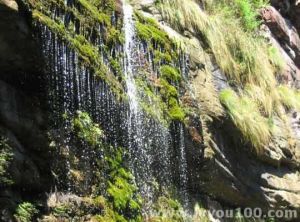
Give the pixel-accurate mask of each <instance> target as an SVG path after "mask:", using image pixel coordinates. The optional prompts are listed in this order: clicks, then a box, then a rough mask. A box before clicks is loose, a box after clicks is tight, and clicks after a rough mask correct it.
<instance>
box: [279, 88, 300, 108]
mask: <svg viewBox="0 0 300 222" xmlns="http://www.w3.org/2000/svg"><path fill="white" fill-rule="evenodd" d="M278 92H279V95H280V100H281V102H282V104H283V105H284V106H285V107H286V108H287V109H288V110H289V109H295V110H300V92H299V91H298V90H295V89H292V88H290V87H288V86H286V85H280V86H278Z"/></svg>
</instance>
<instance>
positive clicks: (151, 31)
mask: <svg viewBox="0 0 300 222" xmlns="http://www.w3.org/2000/svg"><path fill="white" fill-rule="evenodd" d="M136 30H137V35H138V37H139V38H140V39H142V40H144V41H146V42H151V41H153V42H155V43H158V44H160V45H165V43H166V42H168V38H167V34H166V33H165V32H163V31H161V30H159V29H158V28H156V27H154V26H152V25H148V24H143V23H141V22H137V23H136Z"/></svg>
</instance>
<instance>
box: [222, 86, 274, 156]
mask: <svg viewBox="0 0 300 222" xmlns="http://www.w3.org/2000/svg"><path fill="white" fill-rule="evenodd" d="M220 101H221V103H222V104H223V105H224V106H225V107H226V109H227V110H228V114H229V116H230V117H231V119H232V121H233V122H234V124H235V125H236V127H237V128H238V129H239V130H240V132H241V133H242V135H243V136H244V138H245V139H246V142H249V143H250V144H252V146H253V147H254V148H255V150H256V152H257V153H261V152H262V150H263V146H264V145H267V144H268V142H269V140H270V137H271V126H270V124H269V120H268V119H267V118H265V117H264V116H262V115H261V113H260V111H259V108H258V106H257V104H256V103H255V102H253V100H251V99H250V98H249V97H247V96H238V95H237V94H236V93H235V92H234V91H233V90H230V89H226V90H223V91H222V92H221V93H220Z"/></svg>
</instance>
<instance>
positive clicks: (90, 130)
mask: <svg viewBox="0 0 300 222" xmlns="http://www.w3.org/2000/svg"><path fill="white" fill-rule="evenodd" d="M73 128H74V130H75V132H76V133H77V135H78V137H79V138H80V139H82V140H84V141H86V142H87V143H89V145H91V146H96V145H97V144H99V142H100V140H101V139H102V138H103V131H102V130H101V129H100V127H99V125H98V124H95V123H93V121H92V119H91V118H90V116H89V114H88V113H86V112H81V111H77V116H76V117H75V118H74V120H73Z"/></svg>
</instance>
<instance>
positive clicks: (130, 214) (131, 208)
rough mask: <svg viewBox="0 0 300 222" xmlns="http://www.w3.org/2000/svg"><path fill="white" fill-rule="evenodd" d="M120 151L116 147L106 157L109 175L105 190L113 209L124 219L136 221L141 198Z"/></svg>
mask: <svg viewBox="0 0 300 222" xmlns="http://www.w3.org/2000/svg"><path fill="white" fill-rule="evenodd" d="M122 153H123V151H122V149H117V150H115V153H114V154H110V155H109V157H107V158H106V160H107V162H108V164H109V175H110V179H109V181H108V188H107V192H108V195H109V200H110V201H111V202H112V205H113V209H114V210H115V211H116V212H118V214H119V215H122V217H124V219H126V220H124V221H127V220H128V221H137V222H138V221H141V204H142V203H141V198H140V196H139V195H138V194H137V187H136V186H135V184H134V183H133V179H134V178H133V176H132V174H131V173H130V172H129V171H128V170H127V169H126V168H125V166H124V163H123V157H122ZM120 221H122V220H120Z"/></svg>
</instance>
